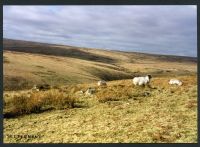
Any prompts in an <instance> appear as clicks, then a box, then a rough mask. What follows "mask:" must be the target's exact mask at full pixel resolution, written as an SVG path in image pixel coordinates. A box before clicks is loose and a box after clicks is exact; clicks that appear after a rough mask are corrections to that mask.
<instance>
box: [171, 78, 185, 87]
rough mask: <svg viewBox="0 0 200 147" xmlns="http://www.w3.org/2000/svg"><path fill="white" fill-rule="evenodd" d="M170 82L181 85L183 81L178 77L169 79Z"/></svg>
mask: <svg viewBox="0 0 200 147" xmlns="http://www.w3.org/2000/svg"><path fill="white" fill-rule="evenodd" d="M169 84H170V85H179V86H181V85H182V84H183V83H182V82H181V81H180V80H178V79H171V80H170V81H169Z"/></svg>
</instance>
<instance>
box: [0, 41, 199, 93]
mask: <svg viewBox="0 0 200 147" xmlns="http://www.w3.org/2000/svg"><path fill="white" fill-rule="evenodd" d="M3 62H4V64H3V73H4V90H19V89H26V88H31V87H32V86H33V85H34V84H38V83H48V84H51V85H63V84H78V83H91V82H95V81H97V80H99V79H103V80H106V81H111V80H120V79H130V78H133V77H134V76H136V75H144V74H147V73H148V74H152V76H156V77H157V76H164V75H173V76H176V75H188V74H196V72H197V58H192V57H180V56H166V55H153V54H144V53H134V52H131V53H130V52H121V51H110V50H100V49H91V48H90V49H89V48H80V47H73V46H64V45H56V44H45V43H38V42H30V41H21V40H11V39H4V40H3Z"/></svg>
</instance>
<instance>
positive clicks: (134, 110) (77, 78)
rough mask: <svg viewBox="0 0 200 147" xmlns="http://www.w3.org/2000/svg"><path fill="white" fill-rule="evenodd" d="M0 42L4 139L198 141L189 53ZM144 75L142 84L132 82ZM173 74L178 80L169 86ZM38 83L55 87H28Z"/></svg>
mask: <svg viewBox="0 0 200 147" xmlns="http://www.w3.org/2000/svg"><path fill="white" fill-rule="evenodd" d="M3 47H4V50H3V77H4V81H3V82H4V83H3V86H4V94H3V116H4V121H3V129H4V130H3V131H4V132H3V134H4V136H3V142H4V143H197V142H198V136H197V130H198V127H197V58H192V57H180V56H166V55H153V54H144V53H136V52H131V53H130V52H121V51H109V50H102V49H101V50H100V49H89V48H80V47H73V46H63V45H56V44H44V43H37V42H28V41H20V40H10V39H4V40H3ZM145 74H151V75H152V77H153V78H152V79H151V81H150V85H149V86H145V87H140V86H134V85H133V84H132V78H133V77H134V76H137V75H145ZM174 77H175V78H178V79H179V80H181V81H182V82H183V85H182V86H177V85H169V84H168V81H169V79H171V78H174ZM100 79H103V80H106V81H108V82H107V86H105V87H101V86H97V81H98V80H100ZM39 83H48V84H50V85H56V86H53V87H52V88H50V89H48V90H45V91H34V90H31V89H30V88H32V87H33V84H39ZM89 88H93V89H94V90H95V92H94V93H93V94H90V95H88V94H87V92H86V91H87V90H88V89H89Z"/></svg>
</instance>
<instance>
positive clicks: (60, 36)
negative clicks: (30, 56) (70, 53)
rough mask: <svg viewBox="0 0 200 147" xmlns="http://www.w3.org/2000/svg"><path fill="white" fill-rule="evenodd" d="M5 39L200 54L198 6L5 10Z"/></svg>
mask: <svg viewBox="0 0 200 147" xmlns="http://www.w3.org/2000/svg"><path fill="white" fill-rule="evenodd" d="M3 11H4V13H3V36H4V37H6V38H14V39H26V40H33V41H40V42H48V43H57V44H59V43H61V44H66V45H74V46H83V47H95V48H107V49H114V50H123V51H140V52H147V53H157V54H176V55H184V56H197V35H196V33H197V22H196V15H197V14H196V7H194V6H4V8H3Z"/></svg>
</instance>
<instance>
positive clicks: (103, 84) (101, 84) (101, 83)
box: [97, 80, 107, 86]
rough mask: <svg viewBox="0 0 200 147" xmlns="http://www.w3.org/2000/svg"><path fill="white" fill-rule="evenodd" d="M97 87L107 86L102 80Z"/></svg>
mask: <svg viewBox="0 0 200 147" xmlns="http://www.w3.org/2000/svg"><path fill="white" fill-rule="evenodd" d="M97 85H98V86H107V84H106V81H103V80H101V81H98V83H97Z"/></svg>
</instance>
